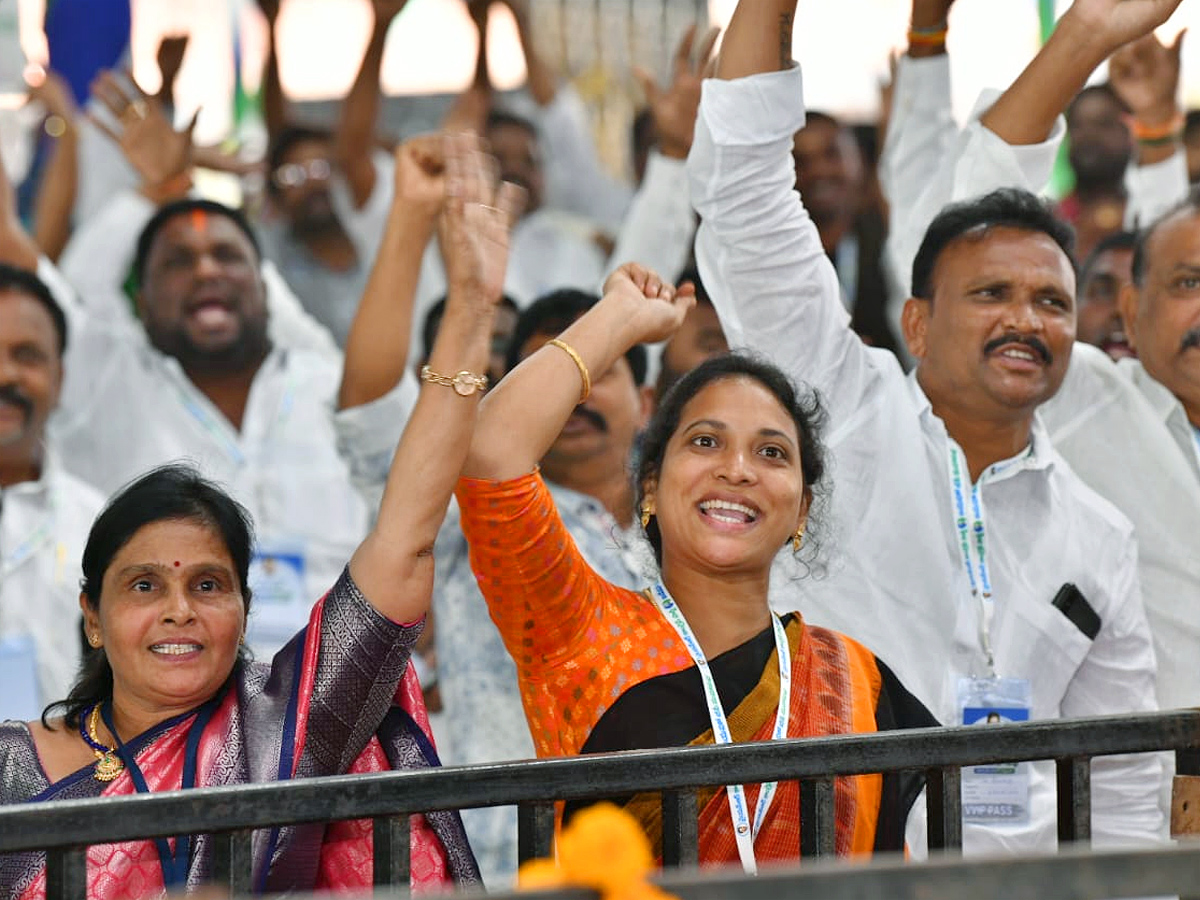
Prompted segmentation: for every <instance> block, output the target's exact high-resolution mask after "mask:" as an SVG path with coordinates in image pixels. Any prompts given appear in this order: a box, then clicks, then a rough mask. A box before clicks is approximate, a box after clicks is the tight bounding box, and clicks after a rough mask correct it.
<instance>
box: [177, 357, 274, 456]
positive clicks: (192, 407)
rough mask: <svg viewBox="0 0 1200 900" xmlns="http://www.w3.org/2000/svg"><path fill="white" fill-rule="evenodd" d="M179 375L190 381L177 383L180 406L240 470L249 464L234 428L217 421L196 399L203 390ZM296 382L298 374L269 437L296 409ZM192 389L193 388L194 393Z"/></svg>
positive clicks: (270, 428) (268, 430)
mask: <svg viewBox="0 0 1200 900" xmlns="http://www.w3.org/2000/svg"><path fill="white" fill-rule="evenodd" d="M263 365H267V363H266V362H264V363H263ZM179 374H181V375H182V377H183V378H185V379H187V380H188V385H184V384H182V383H180V382H179V381H178V380H177V379H176V381H175V385H174V387H175V392H176V394H177V395H178V396H179V402H180V403H182V404H183V408H184V409H185V410H187V411H188V413H189V414H190V415H191V417H192V418H193V419H195V421H196V423H197V424H199V425H200V427H201V428H203V429H204V430H205V431H206V432H207V433H208V435H209V437H211V438H212V439H213V440H214V441H216V443H217V444H219V445H220V446H221V449H222V450H223V451H224V452H225V455H226V456H227V457H228V458H229V459H230V460H231V461H232V462H233V463H234V465H236V466H239V467H241V466H244V465H245V464H246V454H245V453H244V452H243V451H242V448H241V446H240V442H239V441H238V439H237V438H236V437H234V438H231V437H230V433H229V430H230V428H231V427H232V426H231V425H229V423H228V422H227V421H226V420H225V419H224V417H223V416H222V417H220V419H218V418H217V417H215V416H214V415H213V414H212V412H210V411H209V409H207V408H206V407H205V406H204V404H203V403H201V402H200V400H199V398H198V397H196V395H195V393H193V392H199V391H200V389H199V388H197V387H195V385H194V384H192V383H191V379H188V378H187V375H186V373H183V372H182V371H181V372H180V373H179ZM295 382H296V377H295V372H294V371H293V372H292V374H291V375H290V376H289V377H288V381H287V384H285V385H284V388H283V393H282V394H281V395H280V398H279V406H278V407H277V408H276V410H275V415H274V417H273V421H272V424H271V426H270V427H268V429H267V432H266V433H267V434H270V432H271V431H272V430H273V429H275V428H278V427H279V426H281V425H282V424H283V422H285V421H286V420H287V417H288V416H289V415H290V414H291V412H292V407H293V406H294V405H295V393H296V384H295ZM189 387H190V388H191V390H190V391H189ZM201 393H202V392H201ZM248 405H249V404H247V406H248Z"/></svg>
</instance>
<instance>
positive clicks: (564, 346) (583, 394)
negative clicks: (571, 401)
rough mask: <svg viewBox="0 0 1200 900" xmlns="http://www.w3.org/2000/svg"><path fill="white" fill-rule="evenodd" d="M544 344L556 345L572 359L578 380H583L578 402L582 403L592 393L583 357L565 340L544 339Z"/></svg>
mask: <svg viewBox="0 0 1200 900" xmlns="http://www.w3.org/2000/svg"><path fill="white" fill-rule="evenodd" d="M546 344H547V346H550V347H557V348H558V349H559V350H561V351H562V352H563V353H565V354H567V356H569V357H571V359H572V361H574V363H575V368H577V369H578V370H579V380H580V381H582V382H583V385H582V386H581V387H580V388H579V402H580V403H582V402H583V401H584V400H586V399H587V398H588V397H590V396H591V394H592V376H591V375H589V374H588V370H587V366H585V365H584V363H583V357H581V356H580V355H579V354H578V353H576V352H575V348H574V347H572V346H571V345H570V344H568V343H567V342H566V341H560V340H559V339H558V338H554V340H552V341H546Z"/></svg>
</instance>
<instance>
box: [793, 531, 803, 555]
mask: <svg viewBox="0 0 1200 900" xmlns="http://www.w3.org/2000/svg"><path fill="white" fill-rule="evenodd" d="M803 546H804V529H803V528H797V529H796V533H795V534H793V535H792V552H793V553H799V552H800V548H801V547H803Z"/></svg>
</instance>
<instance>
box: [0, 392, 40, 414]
mask: <svg viewBox="0 0 1200 900" xmlns="http://www.w3.org/2000/svg"><path fill="white" fill-rule="evenodd" d="M0 403H8V404H11V405H12V406H15V407H17V408H19V409H20V410H21V412H23V413H24V414H25V418H26V419H29V417H30V416H32V415H33V401H32V400H30V399H29V397H27V396H26V395H25V393H24V392H23V391H22V390H21V389H20V388H19V387H17V386H16V385H15V384H0Z"/></svg>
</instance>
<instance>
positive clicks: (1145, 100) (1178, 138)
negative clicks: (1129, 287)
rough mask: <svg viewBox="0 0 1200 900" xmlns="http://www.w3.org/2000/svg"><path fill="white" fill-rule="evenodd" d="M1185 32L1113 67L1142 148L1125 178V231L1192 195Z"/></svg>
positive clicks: (1123, 54)
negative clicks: (1183, 89)
mask: <svg viewBox="0 0 1200 900" xmlns="http://www.w3.org/2000/svg"><path fill="white" fill-rule="evenodd" d="M1183 35H1184V32H1182V31H1181V32H1179V34H1178V35H1177V36H1176V38H1175V41H1174V42H1173V43H1172V44H1170V45H1166V44H1163V43H1162V42H1161V41H1159V39H1158V38H1157V37H1156V36H1155V35H1154V34H1153V33H1151V34H1148V35H1146V36H1145V37H1142V38H1139V39H1138V40H1136V41H1133V42H1132V43H1129V44H1126V45H1125V46H1124V47H1121V48H1120V49H1119V50H1117V52H1116V53H1114V54H1113V55H1112V57H1111V58H1110V59H1109V61H1108V80H1109V83H1110V84H1111V85H1112V87H1113V90H1114V91H1116V92H1117V96H1119V97H1120V98H1121V99H1122V100H1123V101H1124V102H1125V105H1126V106H1127V107H1129V112H1130V115H1131V116H1132V121H1131V123H1130V130H1131V131H1132V132H1133V139H1134V146H1135V148H1136V159H1135V163H1136V164H1135V165H1133V166H1130V168H1129V170H1128V171H1127V172H1126V176H1125V186H1126V188H1127V190H1128V198H1127V200H1126V203H1125V227H1126V228H1128V229H1130V230H1133V229H1136V228H1138V227H1139V226H1140V225H1147V224H1149V223H1150V222H1153V221H1154V220H1155V219H1157V218H1158V217H1159V216H1161V215H1162V214H1163V213H1165V212H1166V211H1167V210H1168V209H1170V208H1171V207H1173V206H1174V205H1175V204H1177V203H1179V202H1181V201H1182V200H1183V199H1184V198H1185V197H1186V196H1187V192H1188V174H1187V160H1186V159H1185V157H1184V153H1183V109H1182V108H1181V107H1180V104H1179V57H1180V51H1181V50H1182V48H1183Z"/></svg>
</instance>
